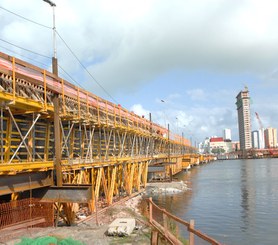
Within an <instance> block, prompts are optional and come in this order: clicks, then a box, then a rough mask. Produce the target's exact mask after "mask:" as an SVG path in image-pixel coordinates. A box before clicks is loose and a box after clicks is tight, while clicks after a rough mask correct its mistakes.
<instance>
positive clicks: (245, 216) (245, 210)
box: [240, 161, 250, 232]
mask: <svg viewBox="0 0 278 245" xmlns="http://www.w3.org/2000/svg"><path fill="white" fill-rule="evenodd" d="M246 163H247V162H246V161H244V162H243V163H242V164H241V165H240V176H241V179H240V180H241V181H240V184H241V187H240V190H241V204H240V206H241V207H242V210H241V219H242V224H241V226H240V228H241V230H242V231H243V232H245V231H246V230H247V229H248V223H249V205H250V204H249V192H248V190H249V188H248V180H249V178H248V173H250V172H249V171H247V170H246V168H247V164H246Z"/></svg>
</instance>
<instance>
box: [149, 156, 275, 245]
mask: <svg viewBox="0 0 278 245" xmlns="http://www.w3.org/2000/svg"><path fill="white" fill-rule="evenodd" d="M179 179H180V180H184V181H187V183H188V186H189V187H190V188H192V190H190V191H187V192H185V193H183V194H177V195H172V196H168V195H160V196H156V197H153V199H154V201H155V200H156V203H157V204H158V205H160V206H163V207H164V208H166V209H167V210H169V211H170V212H172V213H173V214H175V215H176V216H178V217H181V218H182V219H184V220H190V219H194V220H195V223H196V227H197V228H198V229H200V230H201V231H203V232H204V233H206V234H208V235H210V236H212V237H214V238H215V239H216V240H218V241H220V242H222V243H224V244H227V245H237V244H240V245H250V244H264V245H274V244H278V237H277V230H278V212H277V207H278V161H277V159H259V160H233V161H223V162H215V163H212V164H208V165H203V166H200V167H198V168H195V169H192V170H191V171H190V172H188V173H183V174H181V175H179ZM181 232H182V233H183V231H181Z"/></svg>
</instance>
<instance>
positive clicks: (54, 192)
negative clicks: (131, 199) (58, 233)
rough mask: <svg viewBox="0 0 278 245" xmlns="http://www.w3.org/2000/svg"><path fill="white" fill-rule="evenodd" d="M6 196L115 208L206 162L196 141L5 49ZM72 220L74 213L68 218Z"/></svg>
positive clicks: (1, 144) (0, 119)
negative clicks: (152, 184)
mask: <svg viewBox="0 0 278 245" xmlns="http://www.w3.org/2000/svg"><path fill="white" fill-rule="evenodd" d="M0 150H1V159H0V175H1V177H0V200H1V202H10V201H15V200H21V199H24V198H33V197H37V198H40V199H41V200H43V201H52V202H59V203H64V205H63V209H64V210H70V211H69V212H68V213H72V212H73V206H72V205H70V203H87V204H88V205H89V208H90V210H91V211H92V212H93V211H94V210H95V209H96V206H97V204H98V203H99V202H101V203H102V204H103V205H106V206H109V205H111V204H112V203H113V202H115V201H116V200H118V199H119V198H120V197H124V196H130V195H132V193H134V192H137V191H140V189H141V188H143V187H145V185H146V183H147V181H148V176H149V177H150V173H149V175H148V169H149V167H151V168H152V171H153V172H156V173H158V175H159V173H161V175H163V177H164V178H165V177H166V178H171V176H172V175H174V174H176V173H178V172H180V171H182V170H183V169H186V168H188V167H189V166H190V165H192V164H196V163H199V162H201V161H209V160H210V159H209V157H207V158H205V157H204V156H200V155H198V154H197V153H196V151H195V148H194V147H192V146H191V145H190V142H189V141H188V140H187V139H185V138H183V137H181V136H179V135H175V134H172V133H171V132H170V131H169V128H168V129H166V128H164V127H161V126H160V125H158V124H156V123H154V122H152V121H151V119H149V120H148V119H146V118H142V117H140V116H138V115H136V114H134V113H133V112H130V111H128V110H126V109H124V108H122V107H121V106H120V105H116V104H114V103H111V102H109V101H107V100H104V99H102V98H100V97H98V96H96V95H94V94H92V93H90V92H88V91H86V90H84V89H81V88H79V87H77V86H74V85H73V84H71V83H69V82H67V81H66V80H64V79H62V78H60V77H58V76H56V75H55V74H53V73H50V72H48V71H46V70H43V69H41V68H39V67H36V66H34V65H31V64H29V63H27V62H24V61H22V60H20V59H17V58H15V57H11V56H8V55H6V54H4V53H0ZM67 219H70V218H69V216H67Z"/></svg>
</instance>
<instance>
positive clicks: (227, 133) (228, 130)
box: [224, 128, 232, 140]
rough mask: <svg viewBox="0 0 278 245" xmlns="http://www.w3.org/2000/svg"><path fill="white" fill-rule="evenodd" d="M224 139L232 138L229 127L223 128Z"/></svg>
mask: <svg viewBox="0 0 278 245" xmlns="http://www.w3.org/2000/svg"><path fill="white" fill-rule="evenodd" d="M224 140H232V132H231V129H229V128H225V129H224Z"/></svg>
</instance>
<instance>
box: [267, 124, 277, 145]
mask: <svg viewBox="0 0 278 245" xmlns="http://www.w3.org/2000/svg"><path fill="white" fill-rule="evenodd" d="M264 136H265V147H266V148H272V147H277V129H276V128H267V129H266V130H265V131H264Z"/></svg>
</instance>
